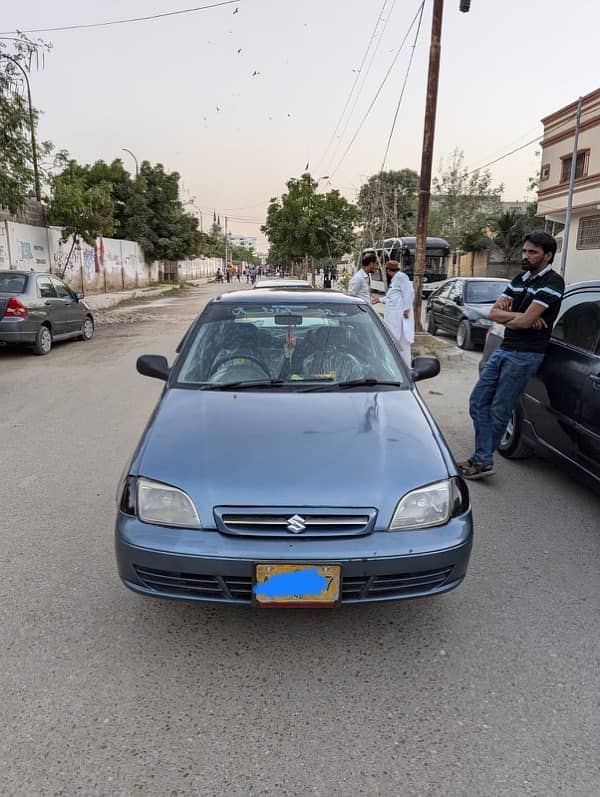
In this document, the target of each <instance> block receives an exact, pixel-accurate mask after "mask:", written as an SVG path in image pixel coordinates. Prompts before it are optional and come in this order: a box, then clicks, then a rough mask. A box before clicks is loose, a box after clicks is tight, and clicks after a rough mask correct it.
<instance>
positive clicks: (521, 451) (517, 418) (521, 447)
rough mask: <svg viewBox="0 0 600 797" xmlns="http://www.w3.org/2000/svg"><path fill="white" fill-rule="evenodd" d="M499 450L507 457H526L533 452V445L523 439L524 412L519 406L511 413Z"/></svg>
mask: <svg viewBox="0 0 600 797" xmlns="http://www.w3.org/2000/svg"><path fill="white" fill-rule="evenodd" d="M498 452H499V453H500V454H502V456H503V457H506V459H526V458H527V457H530V456H531V455H532V454H533V449H532V448H531V446H529V445H528V444H527V443H526V442H525V441H524V440H523V413H522V411H521V409H520V408H519V407H517V408H515V409H514V410H513V411H512V412H511V414H510V418H509V421H508V423H507V425H506V431H505V432H504V435H503V437H502V440H501V441H500V445H499V446H498Z"/></svg>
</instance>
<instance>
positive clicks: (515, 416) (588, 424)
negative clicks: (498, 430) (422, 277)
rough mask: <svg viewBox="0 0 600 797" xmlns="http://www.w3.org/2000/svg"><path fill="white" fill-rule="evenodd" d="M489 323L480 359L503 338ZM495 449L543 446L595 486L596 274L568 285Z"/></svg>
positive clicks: (599, 402) (599, 460) (599, 367)
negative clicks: (541, 351)
mask: <svg viewBox="0 0 600 797" xmlns="http://www.w3.org/2000/svg"><path fill="white" fill-rule="evenodd" d="M503 331H504V327H503V326H502V325H501V324H494V326H493V327H492V330H491V333H490V335H489V336H488V339H487V341H486V345H485V349H484V354H483V358H482V364H483V363H485V361H486V360H487V359H488V357H490V355H491V354H492V353H493V352H494V351H495V350H496V349H497V348H498V346H499V345H500V344H501V343H502V336H503ZM498 450H499V452H500V453H501V454H502V455H503V456H505V457H507V458H508V459H519V458H524V457H527V456H529V455H531V454H533V453H536V452H540V453H542V452H544V453H546V454H548V455H550V456H552V457H553V458H556V459H558V460H560V461H562V462H563V463H565V464H567V465H569V466H574V468H575V470H577V471H578V472H579V473H580V475H583V476H585V477H591V479H592V481H593V482H594V483H595V484H597V485H598V486H600V280H595V281H593V282H580V283H575V284H573V285H570V286H569V287H568V289H567V290H566V291H565V295H564V299H563V303H562V306H561V309H560V313H559V315H558V317H557V319H556V322H555V324H554V327H553V329H552V337H551V339H550V344H549V346H548V349H547V351H546V356H545V358H544V362H543V363H542V367H541V368H540V370H539V371H538V373H537V374H536V375H535V376H534V377H533V378H532V379H531V381H530V382H529V384H528V385H527V388H526V390H525V393H524V394H523V396H522V399H521V402H520V403H519V405H518V406H517V408H516V409H515V410H513V413H512V416H511V419H510V421H509V423H508V426H507V428H506V433H505V435H504V437H503V438H502V441H501V443H500V447H499V449H498Z"/></svg>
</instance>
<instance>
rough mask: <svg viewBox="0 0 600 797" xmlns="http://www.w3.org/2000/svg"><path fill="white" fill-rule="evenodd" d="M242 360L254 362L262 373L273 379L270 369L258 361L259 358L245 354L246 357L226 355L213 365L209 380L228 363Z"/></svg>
mask: <svg viewBox="0 0 600 797" xmlns="http://www.w3.org/2000/svg"><path fill="white" fill-rule="evenodd" d="M242 359H243V360H252V362H253V363H255V364H256V365H258V367H259V368H260V369H261V371H264V372H265V374H266V375H267V376H268V377H269V379H271V372H270V371H269V369H268V367H267V366H266V365H265V364H264V363H263V362H261V361H260V360H259V359H258V357H253V356H252V355H251V354H244V355H240V354H226V355H225V357H221V359H220V360H217V362H216V363H215V364H214V365H213V367H212V368H211V369H210V373H209V375H208V378H209V379H210V378H211V376H212V375H213V374H214V373H215V371H217V370H218V369H219V368H220V367H221V366H222V365H224V364H225V363H228V362H229V361H230V360H242Z"/></svg>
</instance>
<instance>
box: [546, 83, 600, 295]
mask: <svg viewBox="0 0 600 797" xmlns="http://www.w3.org/2000/svg"><path fill="white" fill-rule="evenodd" d="M576 111H577V102H573V103H571V104H570V105H567V106H565V107H564V108H561V109H560V110H558V111H555V112H554V113H552V114H550V116H546V117H545V118H544V119H542V124H543V125H544V139H543V141H542V166H541V172H540V186H539V190H538V215H539V216H544V217H545V218H546V220H548V221H553V222H559V223H561V224H564V223H565V217H566V210H567V198H568V193H569V177H570V170H571V161H572V157H573V144H574V138H575V116H576ZM575 168H576V171H575V188H574V193H573V213H572V216H571V224H570V229H569V243H568V251H567V259H566V271H565V279H566V281H567V282H568V283H570V282H579V281H580V280H591V279H600V89H597V90H596V91H593V92H591V94H587V95H586V96H585V97H584V98H583V105H582V114H581V124H580V132H579V141H578V143H577V161H576V167H575ZM562 238H563V235H562V234H559V235H557V239H558V241H559V248H561V249H562ZM559 258H560V255H559V256H558V257H557V261H558V260H559Z"/></svg>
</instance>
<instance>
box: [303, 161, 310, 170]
mask: <svg viewBox="0 0 600 797" xmlns="http://www.w3.org/2000/svg"><path fill="white" fill-rule="evenodd" d="M309 166H310V163H307V164H306V166H305V167H304V171H305V172H307V171H308V167H309Z"/></svg>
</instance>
